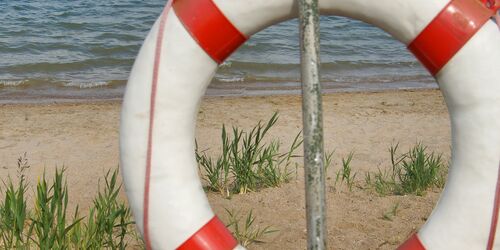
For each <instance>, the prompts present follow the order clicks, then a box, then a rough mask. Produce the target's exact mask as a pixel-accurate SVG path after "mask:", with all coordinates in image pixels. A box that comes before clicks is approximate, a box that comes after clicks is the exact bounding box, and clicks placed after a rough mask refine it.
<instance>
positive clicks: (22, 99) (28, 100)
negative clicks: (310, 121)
mask: <svg viewBox="0 0 500 250" xmlns="http://www.w3.org/2000/svg"><path fill="white" fill-rule="evenodd" d="M372 85H373V87H372V88H368V87H359V86H350V85H346V86H344V87H337V86H336V87H328V86H326V87H325V86H323V94H333V93H378V92H393V91H418V90H434V89H438V86H437V85H436V86H432V85H430V84H429V85H428V86H424V85H422V86H409V87H397V88H396V87H389V86H387V85H385V86H382V87H381V86H380V85H377V84H372ZM81 91H82V92H85V93H82V94H80V95H79V94H78V93H77V92H78V90H76V91H75V90H71V92H70V93H68V92H65V91H60V92H58V91H56V90H52V91H51V92H52V93H50V92H47V91H41V92H40V93H37V91H36V90H29V89H22V88H19V89H15V91H10V92H9V90H7V91H5V89H2V88H0V92H4V93H2V94H1V95H0V105H5V104H54V103H93V102H121V101H122V100H123V91H124V90H123V89H122V90H119V91H114V92H113V93H111V94H109V93H104V94H102V93H99V89H95V90H93V91H92V90H91V91H89V90H81ZM101 91H102V90H101ZM93 92H94V93H93ZM102 92H106V90H104V91H102ZM118 92H119V93H118ZM75 93H76V94H75ZM287 95H290V96H297V95H301V89H300V85H297V86H293V87H290V86H286V87H274V88H273V87H269V88H266V87H261V88H259V87H255V86H251V85H249V86H248V87H245V86H244V84H239V85H231V86H223V87H212V85H211V86H209V87H208V89H207V91H206V92H205V97H206V98H212V97H259V96H287Z"/></svg>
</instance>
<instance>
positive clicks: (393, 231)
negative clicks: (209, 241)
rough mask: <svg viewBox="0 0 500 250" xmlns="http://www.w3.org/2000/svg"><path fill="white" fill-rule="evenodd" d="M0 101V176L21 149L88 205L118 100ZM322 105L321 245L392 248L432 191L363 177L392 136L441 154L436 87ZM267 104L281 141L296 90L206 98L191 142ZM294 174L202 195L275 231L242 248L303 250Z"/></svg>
mask: <svg viewBox="0 0 500 250" xmlns="http://www.w3.org/2000/svg"><path fill="white" fill-rule="evenodd" d="M0 106H1V107H0V131H1V133H0V178H2V180H4V179H5V178H6V176H7V175H11V176H16V171H17V167H16V162H17V158H18V157H19V156H20V155H22V154H23V153H24V152H26V153H27V158H28V160H29V163H30V165H31V167H30V169H29V170H28V171H27V174H28V180H29V181H30V182H31V183H32V186H34V184H36V180H37V178H38V177H39V176H41V175H42V174H43V172H44V169H45V170H46V171H47V173H48V174H49V175H50V174H51V173H52V172H53V170H54V169H55V167H56V166H58V167H62V166H64V167H66V172H67V181H68V185H69V188H70V190H69V191H70V202H71V206H72V207H74V206H75V205H76V204H79V207H80V208H81V209H83V210H85V208H86V207H89V206H90V204H91V202H92V198H93V197H94V195H95V193H96V192H97V188H98V184H99V181H98V179H99V178H100V177H102V176H103V175H104V174H105V173H106V171H107V170H108V169H110V168H111V169H112V168H116V167H117V166H118V164H119V149H118V143H119V142H118V138H119V114H120V102H116V101H113V102H106V101H100V102H84V103H50V104H48V103H47V104H4V105H0ZM323 108H324V133H325V149H326V151H332V150H335V153H334V165H333V167H332V168H330V170H329V172H328V179H327V218H328V246H329V247H328V248H329V249H394V248H396V247H397V246H398V244H400V243H401V242H403V241H404V240H405V239H406V238H407V237H408V236H409V235H411V233H413V232H415V231H416V230H418V228H419V227H420V226H421V225H422V224H423V223H424V222H425V220H426V218H427V217H428V216H429V214H430V212H431V210H432V208H433V206H434V205H435V203H436V201H437V199H438V197H439V192H440V190H437V189H436V190H430V191H428V192H426V194H425V195H423V196H414V195H406V196H392V195H391V196H385V197H381V196H379V195H377V194H376V193H375V192H374V191H373V190H369V189H364V188H362V187H364V176H365V173H366V172H376V171H377V169H378V168H381V169H385V168H388V167H389V166H390V155H389V152H388V148H389V147H390V146H391V144H395V143H397V142H399V145H400V148H401V153H403V152H404V151H406V150H408V148H409V147H411V146H413V145H415V143H417V142H420V141H421V142H423V143H424V144H425V145H426V146H428V148H429V150H433V151H436V152H440V153H443V155H444V157H445V159H446V160H448V159H449V155H450V138H451V136H450V124H449V117H448V112H447V108H446V105H445V103H444V100H443V98H442V96H441V93H440V92H439V91H438V90H418V91H417V90H415V91H387V92H378V93H375V92H374V93H335V94H328V95H325V96H324V97H323ZM275 111H279V120H278V122H277V124H276V126H275V127H274V128H273V129H272V130H271V131H270V135H271V136H272V137H275V138H279V139H280V140H281V141H282V142H283V144H284V145H283V146H284V147H287V146H289V145H290V143H291V140H293V137H294V135H295V134H297V133H298V132H299V131H300V130H301V128H302V114H301V99H300V96H265V97H209V98H205V99H204V100H203V102H202V104H201V108H200V112H199V115H198V125H197V127H198V130H197V140H198V144H199V145H200V148H201V149H208V150H209V152H210V153H212V154H216V153H217V152H218V150H217V147H218V146H219V144H218V143H220V128H221V125H222V123H225V124H226V126H233V125H234V126H238V127H241V128H245V129H248V128H251V127H252V126H254V125H255V124H256V123H257V121H258V120H264V121H267V120H268V119H269V118H270V117H271V116H272V114H273V113H274V112H275ZM300 150H302V149H300ZM300 152H301V151H300ZM350 152H354V158H353V161H352V167H353V171H354V172H356V173H357V176H356V184H355V187H354V188H353V190H352V191H349V190H348V189H347V188H345V187H342V186H340V187H339V186H337V187H334V181H335V176H334V175H335V172H336V171H337V170H338V169H339V168H340V166H341V158H342V157H347V155H348V154H349V153H350ZM301 166H302V163H301ZM302 172H303V171H302V170H301V169H299V170H298V176H297V178H293V180H292V181H291V182H290V183H288V184H285V185H283V186H282V187H280V188H269V189H265V190H262V191H260V192H256V193H248V194H243V195H234V196H233V197H232V198H231V199H224V198H222V197H221V196H220V195H218V194H216V193H209V194H208V196H209V200H210V202H211V204H212V207H213V209H214V211H215V212H216V213H217V214H219V215H220V217H221V218H222V219H223V220H226V219H227V214H226V212H225V210H224V209H225V208H227V209H229V210H235V211H241V213H242V214H246V213H248V211H250V210H253V213H254V215H255V216H256V218H257V220H256V222H255V223H257V224H258V225H260V226H272V228H273V229H277V230H279V231H278V232H275V233H273V234H270V235H268V236H266V237H265V238H264V242H263V243H257V244H253V245H251V246H250V249H305V248H306V226H305V225H306V222H305V212H304V210H305V202H304V187H303V186H304V185H303V174H302ZM30 192H31V191H30ZM122 198H125V197H124V196H123V195H122ZM397 204H398V205H397ZM396 205H397V206H398V209H397V213H396V214H395V215H394V216H391V218H390V220H389V219H387V218H386V219H384V214H387V213H388V212H390V211H391V209H392V208H393V207H395V206H396Z"/></svg>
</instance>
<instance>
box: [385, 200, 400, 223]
mask: <svg viewBox="0 0 500 250" xmlns="http://www.w3.org/2000/svg"><path fill="white" fill-rule="evenodd" d="M398 210H399V202H397V203H396V204H394V206H392V207H391V209H390V210H389V211H387V212H385V213H384V214H383V215H382V219H383V220H387V221H392V220H393V219H394V217H395V216H397V215H398Z"/></svg>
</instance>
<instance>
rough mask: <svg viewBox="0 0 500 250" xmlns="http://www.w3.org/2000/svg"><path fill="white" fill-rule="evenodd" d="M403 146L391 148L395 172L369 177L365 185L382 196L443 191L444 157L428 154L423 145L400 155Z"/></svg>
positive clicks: (380, 173)
mask: <svg viewBox="0 0 500 250" xmlns="http://www.w3.org/2000/svg"><path fill="white" fill-rule="evenodd" d="M398 147H399V144H396V145H391V147H390V148H389V153H390V159H391V169H390V170H385V171H382V170H380V169H378V172H377V173H375V174H373V175H372V174H371V173H367V174H366V175H365V182H366V184H367V185H368V186H371V187H373V188H374V189H375V191H376V192H377V193H378V194H380V195H388V194H396V195H404V194H416V195H423V194H424V192H425V191H426V190H427V189H429V188H431V187H438V188H442V187H443V186H444V183H445V180H446V166H445V164H444V161H443V157H442V154H437V153H435V152H430V153H429V152H428V149H427V147H426V146H425V145H424V144H423V143H422V142H418V143H416V144H415V145H414V146H413V147H412V148H410V149H409V150H408V152H406V153H404V154H398V152H397V151H398Z"/></svg>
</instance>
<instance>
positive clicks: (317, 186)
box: [299, 0, 326, 249]
mask: <svg viewBox="0 0 500 250" xmlns="http://www.w3.org/2000/svg"><path fill="white" fill-rule="evenodd" d="M299 27H300V38H301V39H300V43H301V44H300V52H301V58H300V59H301V78H302V117H303V118H302V119H303V127H304V167H305V185H306V219H307V248H308V249H326V237H325V234H326V220H325V176H324V163H323V159H324V157H323V154H324V153H323V114H322V105H321V85H320V82H319V76H320V75H319V65H320V58H319V8H318V0H299Z"/></svg>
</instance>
